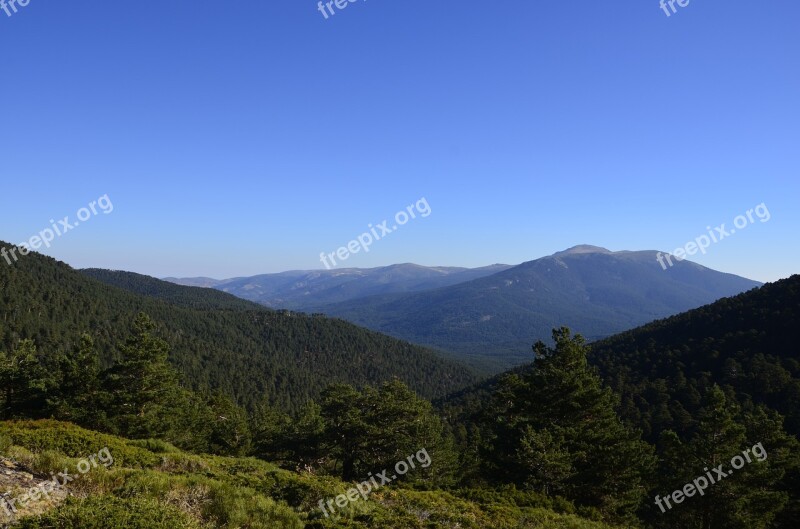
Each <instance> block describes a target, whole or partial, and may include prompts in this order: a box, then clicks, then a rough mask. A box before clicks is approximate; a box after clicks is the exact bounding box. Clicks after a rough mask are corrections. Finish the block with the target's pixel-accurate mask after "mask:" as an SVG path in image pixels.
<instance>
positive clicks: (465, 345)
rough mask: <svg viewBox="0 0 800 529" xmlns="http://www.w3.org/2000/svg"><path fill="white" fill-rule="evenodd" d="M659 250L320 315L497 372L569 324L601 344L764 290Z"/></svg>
mask: <svg viewBox="0 0 800 529" xmlns="http://www.w3.org/2000/svg"><path fill="white" fill-rule="evenodd" d="M657 253H658V252H656V251H618V252H612V251H610V250H607V249H605V248H600V247H597V246H590V245H580V246H575V247H573V248H570V249H568V250H565V251H562V252H558V253H555V254H553V255H551V256H548V257H543V258H540V259H536V260H534V261H529V262H526V263H522V264H520V265H518V266H515V267H511V268H508V269H506V270H502V271H500V272H498V273H495V274H492V275H490V276H485V277H482V278H478V279H474V280H471V281H466V282H463V283H460V284H457V285H452V286H449V287H444V288H439V289H435V290H429V291H425V292H416V293H407V294H389V295H383V296H373V297H369V298H362V299H355V300H350V301H346V302H342V303H337V304H331V305H328V306H325V307H320V308H319V309H318V310H320V311H321V312H324V313H325V314H328V315H331V316H338V317H341V318H343V319H346V320H348V321H352V322H354V323H357V324H359V325H363V326H365V327H368V328H371V329H374V330H378V331H380V332H384V333H386V334H389V335H392V336H396V337H401V338H403V339H407V340H409V341H412V342H415V343H420V344H426V345H429V346H433V347H440V348H444V349H447V350H450V351H454V352H456V353H459V354H460V355H462V356H463V357H465V358H472V360H473V361H474V362H490V363H492V364H493V367H494V368H495V369H502V368H507V367H511V366H513V365H517V364H520V363H524V362H526V361H530V346H531V344H532V343H533V342H535V341H537V340H540V339H541V340H548V338H549V336H550V333H551V330H552V329H553V328H554V327H560V326H562V325H566V326H569V327H571V328H572V329H573V330H574V331H576V332H580V333H582V334H583V335H585V336H586V337H587V338H589V339H599V338H603V337H606V336H610V335H612V334H615V333H618V332H621V331H624V330H627V329H631V328H633V327H636V326H638V325H642V324H644V323H647V322H649V321H652V320H655V319H659V318H664V317H667V316H671V315H673V314H677V313H680V312H683V311H686V310H690V309H693V308H696V307H699V306H702V305H705V304H708V303H712V302H714V301H716V300H718V299H720V298H722V297H726V296H732V295H735V294H739V293H741V292H744V291H746V290H749V289H751V288H755V287H758V286H760V285H761V283H759V282H757V281H752V280H749V279H746V278H742V277H739V276H735V275H733V274H726V273H722V272H717V271H715V270H711V269H709V268H706V267H703V266H701V265H698V264H696V263H692V262H689V261H685V260H684V261H675V266H673V267H670V268H668V269H667V270H664V269H663V268H662V267H661V266H660V265H659V264H658V262H657V260H656V255H657Z"/></svg>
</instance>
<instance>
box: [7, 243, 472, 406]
mask: <svg viewBox="0 0 800 529" xmlns="http://www.w3.org/2000/svg"><path fill="white" fill-rule="evenodd" d="M2 245H4V243H2V242H0V246H2ZM96 275H97V274H96ZM100 275H102V276H104V277H105V278H106V279H109V277H112V276H114V275H117V276H120V274H119V273H113V272H109V273H105V274H100ZM122 277H123V279H125V280H126V281H127V284H128V285H129V286H130V285H139V286H141V285H144V284H145V283H143V282H137V281H133V282H131V281H130V279H131V277H130V276H125V275H124V274H122ZM153 281H157V280H152V281H149V282H147V283H150V285H149V286H148V287H147V288H148V290H152V282H153ZM117 282H118V283H119V281H117ZM0 285H2V294H1V295H0V348H3V349H5V350H9V349H12V348H14V347H16V345H17V342H18V341H19V340H20V339H23V338H33V339H34V340H35V342H36V344H37V346H38V347H39V349H40V351H42V352H44V353H45V354H47V353H48V352H49V351H57V350H63V349H64V348H69V347H72V346H74V345H75V340H76V337H78V336H80V333H82V332H89V333H91V335H92V336H93V337H94V339H95V342H96V345H97V349H98V350H99V351H100V352H101V354H102V356H103V358H104V359H105V362H106V364H108V363H110V361H111V359H112V358H114V357H115V355H116V351H115V349H114V344H115V343H116V342H120V341H122V340H124V338H125V337H127V336H128V335H129V333H130V326H131V323H132V321H133V319H134V317H135V315H136V314H137V313H138V312H140V311H144V312H146V313H148V314H149V315H150V316H151V317H153V318H154V319H155V320H156V321H157V322H158V323H159V334H160V335H161V336H162V337H163V338H164V339H165V340H167V341H168V342H169V343H170V344H171V346H172V353H171V357H170V360H171V361H172V362H173V364H174V365H175V366H176V367H177V368H178V370H179V371H180V372H181V373H182V374H183V376H184V379H185V381H186V382H187V383H188V384H189V385H190V386H192V387H195V388H198V387H206V386H210V387H212V388H221V389H222V390H224V391H226V392H227V393H230V394H231V395H234V396H236V397H237V398H238V399H239V401H240V402H242V403H243V404H253V403H255V402H257V401H259V400H260V399H261V397H262V396H267V397H269V399H270V400H271V401H272V402H273V403H274V404H277V405H279V406H280V407H282V408H284V409H296V407H297V406H298V405H299V404H300V403H302V402H304V401H305V400H307V399H308V398H309V397H313V396H316V394H317V393H318V392H319V391H320V390H321V389H322V388H323V387H325V386H327V385H328V384H331V383H334V382H337V381H342V382H348V383H352V384H355V385H363V384H366V383H372V384H375V383H378V382H380V381H385V380H388V379H391V378H392V377H398V378H399V379H400V380H403V381H404V382H406V384H408V385H409V386H410V387H411V388H413V389H415V390H416V391H418V392H419V393H420V394H421V395H424V396H428V397H432V396H436V395H442V394H445V393H447V392H449V391H454V390H456V389H458V388H461V387H464V386H465V385H468V384H470V383H472V382H474V381H475V380H476V378H475V375H474V374H473V373H472V371H471V370H469V369H468V368H466V367H465V366H463V365H461V364H459V363H457V362H454V361H449V360H446V359H443V358H441V357H440V356H438V355H437V354H436V353H434V352H432V351H430V350H426V349H424V348H421V347H417V346H414V345H411V344H409V343H407V342H403V341H398V340H395V339H393V338H389V337H386V336H383V335H380V334H378V333H375V332H372V331H368V330H366V329H362V328H358V327H356V326H354V325H352V324H349V323H347V322H344V321H341V320H332V319H328V318H324V317H319V316H318V317H311V316H305V315H302V314H295V313H290V312H286V311H281V312H274V311H270V310H268V309H264V308H258V309H254V310H244V309H243V308H235V309H234V308H228V309H196V308H189V307H188V306H186V305H187V300H188V305H192V304H194V303H196V302H197V301H196V299H195V301H192V298H193V297H196V296H197V295H198V292H201V293H202V292H203V291H199V290H197V289H187V290H186V294H182V295H174V294H171V295H170V297H172V298H173V299H172V300H171V301H166V300H164V299H157V298H153V297H148V296H142V295H138V294H134V293H131V292H128V291H125V290H121V289H120V288H117V287H113V286H109V285H107V284H104V283H102V282H100V281H97V280H95V279H92V278H90V277H87V276H85V275H83V274H81V273H79V272H77V271H75V270H73V269H72V268H70V267H69V266H67V265H65V264H64V263H60V262H57V261H55V260H53V259H50V258H48V257H44V256H42V255H39V254H31V255H29V256H27V257H25V258H23V259H20V260H19V261H18V262H17V263H15V264H14V265H11V266H9V265H6V264H5V263H3V264H2V266H0ZM171 287H173V285H168V286H166V287H165V288H166V289H171ZM175 288H178V289H180V288H185V287H175ZM205 294H208V293H203V295H205ZM215 295H216V294H215ZM203 299H205V298H203ZM217 301H218V300H217ZM227 302H228V301H226V303H227ZM203 303H208V302H207V301H203Z"/></svg>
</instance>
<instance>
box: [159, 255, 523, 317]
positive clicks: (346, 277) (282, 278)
mask: <svg viewBox="0 0 800 529" xmlns="http://www.w3.org/2000/svg"><path fill="white" fill-rule="evenodd" d="M508 268H510V265H492V266H486V267H482V268H457V267H427V266H420V265H415V264H410V263H407V264H397V265H391V266H385V267H380V268H342V269H333V270H312V271H302V270H294V271H289V272H282V273H279V274H263V275H257V276H252V277H241V278H234V279H223V280H214V279H209V278H203V277H201V278H187V279H176V278H167V279H165V281H171V282H173V283H177V284H182V285H189V286H204V287H212V288H216V289H218V290H222V291H224V292H228V293H230V294H234V295H236V296H238V297H240V298H243V299H248V300H250V301H255V302H258V303H261V304H262V305H266V306H268V307H273V308H287V309H299V310H305V311H310V310H314V309H315V308H316V307H319V306H322V305H326V304H329V303H338V302H342V301H347V300H351V299H357V298H362V297H367V296H372V295H378V294H391V293H398V292H415V291H421V290H429V289H433V288H440V287H445V286H450V285H455V284H458V283H462V282H465V281H470V280H473V279H477V278H480V277H485V276H487V275H491V274H494V273H496V272H500V271H502V270H506V269H508Z"/></svg>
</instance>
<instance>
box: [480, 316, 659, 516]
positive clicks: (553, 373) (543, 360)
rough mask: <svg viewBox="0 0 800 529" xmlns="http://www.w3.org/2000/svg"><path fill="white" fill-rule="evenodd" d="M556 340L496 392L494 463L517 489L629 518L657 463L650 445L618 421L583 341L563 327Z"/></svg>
mask: <svg viewBox="0 0 800 529" xmlns="http://www.w3.org/2000/svg"><path fill="white" fill-rule="evenodd" d="M553 341H554V342H555V347H552V348H551V347H548V346H546V345H545V344H544V343H542V342H538V343H537V344H535V345H534V351H535V353H536V362H535V364H534V367H533V369H532V370H531V371H530V372H529V373H527V374H525V375H523V376H521V377H518V376H512V377H509V378H507V379H506V380H505V381H504V382H503V383H502V384H501V388H500V390H499V391H498V392H497V394H496V395H495V405H494V409H495V410H496V412H497V413H498V417H497V420H496V423H495V431H496V434H495V438H494V442H496V443H498V444H497V445H496V446H494V447H493V456H494V461H495V464H496V465H497V468H498V469H499V470H500V471H501V472H503V473H504V474H505V475H506V476H507V477H508V478H510V479H511V480H512V481H515V482H517V483H518V484H519V485H522V486H527V487H528V488H532V489H535V490H542V491H555V492H561V493H563V495H564V496H565V497H567V498H569V499H571V500H573V501H575V502H576V503H578V504H580V505H583V506H587V507H593V508H596V509H598V510H599V511H600V513H602V515H603V516H605V517H606V518H607V519H611V520H618V521H624V520H632V519H633V518H634V512H635V511H636V509H637V507H638V506H639V504H640V503H641V501H642V498H643V495H644V492H645V485H644V477H645V476H646V475H647V473H648V471H649V470H650V469H651V468H652V466H653V464H654V458H653V456H652V450H651V447H649V445H647V444H646V443H644V442H643V441H642V440H641V438H640V435H639V434H637V433H635V432H633V431H631V430H630V429H629V428H627V427H626V426H624V425H623V423H622V421H621V420H620V418H619V417H618V416H617V414H616V411H615V408H616V406H617V405H618V404H619V401H618V398H617V397H616V396H615V395H614V394H613V393H612V392H611V390H610V389H608V388H603V387H602V384H601V381H600V378H599V377H598V376H597V374H596V373H595V372H594V370H593V369H591V368H590V367H589V364H588V362H587V359H586V355H587V347H586V344H585V342H584V340H583V338H582V337H581V336H580V335H577V336H575V337H571V336H570V331H569V329H567V328H561V329H557V330H554V331H553ZM504 437H505V439H503V438H504ZM501 451H503V452H505V455H501V456H500V457H497V456H498V455H499V454H498V452H501Z"/></svg>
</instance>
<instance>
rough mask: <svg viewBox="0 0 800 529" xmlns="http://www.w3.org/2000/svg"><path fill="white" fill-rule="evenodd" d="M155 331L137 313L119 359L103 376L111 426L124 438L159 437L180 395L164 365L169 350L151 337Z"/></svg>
mask: <svg viewBox="0 0 800 529" xmlns="http://www.w3.org/2000/svg"><path fill="white" fill-rule="evenodd" d="M155 327H156V326H155V323H154V322H153V320H151V319H150V317H149V316H147V315H146V314H144V313H140V314H139V315H138V316H137V317H136V320H135V321H134V323H133V333H132V334H131V336H130V337H129V338H128V339H127V340H126V342H125V344H124V345H122V346H121V347H120V352H121V355H122V359H121V360H120V361H119V362H118V363H117V364H116V365H115V366H114V367H112V368H111V370H110V371H109V372H108V373H107V375H106V386H107V387H108V389H109V390H110V391H111V403H110V408H111V410H110V411H111V413H110V415H111V418H112V422H113V424H114V425H115V427H116V429H117V430H118V431H119V432H120V433H121V434H122V435H125V436H127V437H132V438H144V437H163V436H164V435H165V434H166V433H167V432H168V431H169V429H170V423H171V418H170V416H171V414H172V413H173V410H172V409H171V405H172V404H173V403H174V402H175V401H177V400H178V399H177V397H178V396H179V394H180V387H179V385H178V375H177V373H176V372H175V371H174V370H173V368H172V367H171V366H170V364H169V362H168V361H167V356H168V351H169V346H168V344H167V342H165V341H164V340H162V339H160V338H157V337H155V336H153V331H154V330H155Z"/></svg>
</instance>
